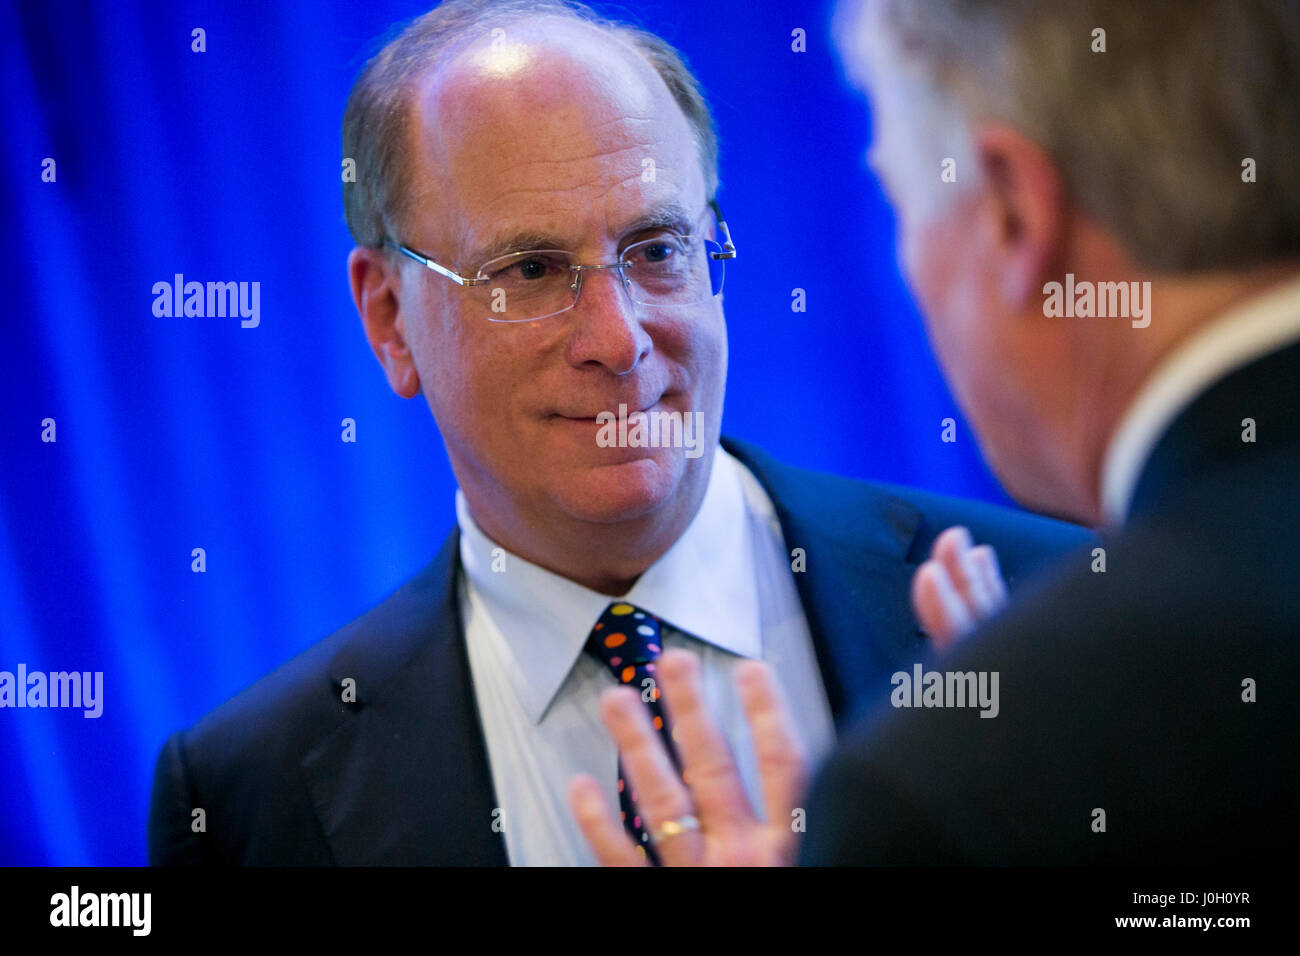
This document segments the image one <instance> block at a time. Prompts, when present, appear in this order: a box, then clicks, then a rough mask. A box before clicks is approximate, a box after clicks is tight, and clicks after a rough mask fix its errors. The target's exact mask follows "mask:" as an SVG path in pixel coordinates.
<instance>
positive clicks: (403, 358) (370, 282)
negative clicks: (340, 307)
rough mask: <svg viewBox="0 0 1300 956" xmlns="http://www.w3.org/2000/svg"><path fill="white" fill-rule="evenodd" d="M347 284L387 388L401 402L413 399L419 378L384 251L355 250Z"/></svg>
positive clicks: (395, 282) (395, 277)
mask: <svg viewBox="0 0 1300 956" xmlns="http://www.w3.org/2000/svg"><path fill="white" fill-rule="evenodd" d="M348 280H349V282H350V283H351V284H352V301H353V302H355V303H356V306H357V313H358V314H359V315H360V316H361V324H362V326H363V327H364V328H365V331H366V339H367V341H369V342H370V348H371V349H373V350H374V353H375V357H376V358H377V359H379V364H380V365H382V366H383V367H384V374H385V376H387V378H388V387H389V388H391V389H392V390H393V391H394V392H396V393H397V394H398V395H400V396H401V397H402V398H414V397H415V396H416V395H418V394H419V393H420V375H419V372H418V371H417V370H416V368H415V360H414V359H413V358H412V356H411V350H410V348H409V347H408V345H407V341H406V334H405V324H404V322H403V321H402V311H401V307H400V303H399V301H398V293H399V291H400V289H401V282H400V279H399V276H398V274H397V271H396V269H395V267H394V266H393V265H392V263H391V262H390V261H389V259H388V257H387V256H386V255H384V252H383V250H381V249H372V248H370V247H368V246H357V247H356V248H354V249H353V250H352V251H351V252H350V253H348Z"/></svg>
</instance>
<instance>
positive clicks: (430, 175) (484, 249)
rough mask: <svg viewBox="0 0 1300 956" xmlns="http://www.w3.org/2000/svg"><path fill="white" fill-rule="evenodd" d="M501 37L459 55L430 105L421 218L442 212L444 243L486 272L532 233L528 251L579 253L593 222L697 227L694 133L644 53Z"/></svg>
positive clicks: (619, 228)
mask: <svg viewBox="0 0 1300 956" xmlns="http://www.w3.org/2000/svg"><path fill="white" fill-rule="evenodd" d="M503 29H504V30H505V33H504V36H498V37H495V38H486V37H484V38H479V39H477V40H474V41H472V42H470V43H469V44H468V45H467V46H466V47H464V48H462V49H460V50H459V51H457V53H456V54H455V56H454V58H453V60H452V61H451V62H450V63H449V64H448V65H447V66H445V67H443V68H442V69H440V70H439V71H438V72H437V74H436V76H435V77H433V78H431V79H430V80H429V81H428V82H427V83H426V84H425V88H424V89H423V91H422V92H421V94H420V96H419V98H418V103H417V107H416V110H417V122H416V123H415V124H413V126H414V129H413V130H412V134H413V142H412V145H413V146H414V147H415V149H416V152H417V156H416V157H414V161H415V163H416V164H417V165H418V166H420V167H423V173H424V174H423V175H422V176H420V177H418V178H417V180H416V183H415V185H416V190H415V194H414V195H413V197H412V199H413V200H414V205H415V209H414V210H413V211H414V212H415V214H416V215H417V216H419V215H420V211H419V210H420V209H421V208H423V209H425V210H426V211H431V210H436V213H435V218H437V219H439V220H441V222H440V223H439V224H438V225H436V226H435V225H434V223H433V221H432V220H430V221H429V223H428V225H429V227H430V229H429V230H428V231H430V232H433V233H440V235H438V236H437V241H438V242H440V243H444V244H449V245H453V246H454V247H455V248H454V254H456V255H457V256H458V257H461V258H475V259H477V258H478V257H480V256H485V258H483V259H482V260H481V261H486V259H487V258H492V257H493V256H492V255H491V254H492V253H497V254H505V252H511V251H519V249H518V248H517V247H518V246H519V244H520V242H519V241H518V240H520V239H521V238H522V237H525V236H527V235H528V234H530V233H531V234H532V235H533V236H534V237H535V238H536V239H537V240H539V241H538V242H535V243H533V244H532V245H529V246H525V247H524V248H572V247H574V246H575V245H576V244H579V243H581V242H582V241H583V237H585V236H590V235H591V234H592V232H593V228H594V227H593V223H596V224H598V225H599V227H600V228H603V229H606V230H607V231H608V232H609V233H610V234H611V236H618V235H622V234H624V233H625V232H627V231H629V230H632V229H635V228H640V227H643V223H644V224H662V225H671V226H673V227H677V226H678V224H679V223H681V222H685V223H686V224H687V227H688V228H689V226H690V225H691V224H692V223H693V222H694V221H696V220H698V218H699V216H700V212H701V209H702V208H703V205H704V199H705V197H704V196H703V170H702V169H701V168H700V162H699V152H698V145H697V143H696V140H695V137H694V134H693V132H692V130H691V129H690V126H689V123H688V122H687V120H686V118H685V116H684V115H683V114H682V112H681V110H680V108H679V107H678V105H677V103H676V101H675V100H674V99H673V98H672V95H671V94H670V93H669V92H668V89H667V87H666V86H665V85H664V83H663V81H662V80H661V79H660V78H659V76H658V75H657V74H656V73H655V71H654V69H653V67H652V66H650V64H649V63H648V62H646V61H645V59H644V58H643V57H641V56H640V54H639V53H638V52H637V51H636V50H634V49H633V48H631V47H630V46H627V45H626V44H624V43H622V41H619V40H617V39H615V38H612V37H607V36H606V35H605V34H603V33H602V32H600V31H597V30H596V29H595V28H593V27H590V26H589V25H586V24H581V23H579V24H576V25H574V24H569V23H565V22H560V23H557V24H555V25H554V26H552V27H547V28H541V27H539V25H538V24H529V25H528V26H527V27H526V28H524V27H523V26H522V25H521V29H520V32H519V33H518V34H515V33H512V32H511V31H512V28H511V27H510V26H509V25H507V26H506V27H504V28H503ZM697 193H698V195H696V194H697ZM697 206H698V207H700V208H694V207H697ZM646 227H648V226H646ZM540 240H550V241H540ZM502 249H504V251H501V250H502ZM452 252H453V249H451V248H447V249H446V250H445V252H444V254H450V253H452ZM474 264H475V263H471V262H466V263H465V265H466V266H472V265H474Z"/></svg>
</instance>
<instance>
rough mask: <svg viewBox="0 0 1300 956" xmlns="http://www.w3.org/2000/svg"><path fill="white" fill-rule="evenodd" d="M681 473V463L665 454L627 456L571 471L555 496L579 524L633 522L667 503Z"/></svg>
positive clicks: (679, 480)
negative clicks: (580, 522) (568, 477)
mask: <svg viewBox="0 0 1300 956" xmlns="http://www.w3.org/2000/svg"><path fill="white" fill-rule="evenodd" d="M678 454H680V452H678ZM684 473H685V468H684V467H683V462H681V461H679V460H678V461H675V460H673V458H672V457H670V456H667V455H656V454H644V455H638V456H629V457H626V458H623V459H622V460H618V461H613V462H609V463H604V464H596V465H591V466H588V467H585V468H581V469H578V470H576V471H573V472H571V473H570V479H569V480H568V481H567V482H566V483H565V486H564V487H563V488H560V489H558V491H557V494H556V497H557V498H558V499H559V501H560V503H561V507H562V508H563V509H564V510H565V511H567V512H568V513H569V514H570V515H572V516H573V517H574V518H577V519H579V520H582V521H591V522H594V523H598V524H613V523H617V522H621V521H635V520H636V519H638V518H644V517H646V516H647V515H650V514H653V513H654V512H655V511H657V510H658V509H660V508H663V507H664V506H665V505H666V504H668V503H669V502H670V501H671V500H672V499H673V498H674V496H675V495H676V494H677V492H678V488H679V485H680V484H681V479H682V476H683V474H684Z"/></svg>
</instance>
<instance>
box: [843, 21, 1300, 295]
mask: <svg viewBox="0 0 1300 956" xmlns="http://www.w3.org/2000/svg"><path fill="white" fill-rule="evenodd" d="M861 12H862V11H861V9H860V8H857V7H843V8H841V9H840V11H839V14H838V16H837V28H838V30H839V32H840V43H841V48H842V50H843V52H844V55H845V57H846V59H847V60H848V61H849V64H850V67H851V68H854V67H857V68H861V65H862V64H861V62H860V58H862V57H865V58H866V59H867V60H870V59H871V52H870V49H871V47H872V46H873V44H879V43H886V44H887V45H888V55H889V56H896V57H899V58H900V59H901V60H903V61H905V62H906V63H908V64H909V66H910V67H915V68H918V69H919V71H920V72H921V73H922V74H924V76H925V77H926V82H927V84H928V85H930V86H931V87H932V89H933V91H934V93H935V94H936V95H937V96H938V97H940V98H941V99H943V100H945V101H947V102H949V103H952V104H954V105H955V106H956V107H957V108H958V110H959V112H961V113H962V114H964V116H965V118H966V119H967V121H968V123H969V124H970V125H972V126H973V125H976V124H978V123H979V122H981V121H984V120H990V119H992V120H1000V121H1003V122H1007V123H1009V124H1011V125H1013V126H1015V127H1016V128H1017V129H1019V130H1020V131H1021V132H1022V133H1024V134H1025V135H1026V136H1029V137H1030V138H1032V139H1033V140H1034V141H1035V142H1037V143H1038V144H1039V145H1040V146H1042V147H1043V148H1044V149H1045V150H1046V151H1047V152H1048V153H1049V154H1050V155H1051V156H1052V158H1053V160H1054V161H1055V162H1056V164H1057V167H1058V169H1059V170H1060V172H1061V174H1062V176H1063V179H1064V181H1065V185H1066V188H1067V190H1068V192H1069V194H1070V197H1071V199H1072V201H1073V202H1075V203H1076V204H1077V205H1078V207H1079V208H1080V209H1082V210H1084V211H1085V212H1086V213H1088V214H1089V215H1090V216H1091V217H1093V218H1094V219H1096V220H1097V221H1098V222H1099V223H1101V224H1102V225H1103V226H1104V227H1106V228H1107V229H1108V230H1109V231H1111V232H1112V233H1113V234H1114V235H1116V236H1118V237H1119V238H1120V240H1121V241H1122V242H1124V244H1125V245H1126V246H1127V247H1128V249H1129V251H1130V252H1131V253H1132V254H1133V255H1134V256H1135V257H1136V258H1137V259H1138V260H1139V261H1140V262H1142V263H1143V264H1144V265H1146V266H1147V267H1149V268H1152V269H1156V270H1164V271H1170V272H1193V271H1200V270H1210V269H1239V268H1247V267H1251V266H1255V265H1263V264H1266V263H1269V262H1274V261H1279V260H1284V259H1288V258H1292V257H1295V256H1297V255H1300V176H1298V175H1297V172H1300V170H1298V169H1297V162H1296V161H1297V157H1300V108H1298V106H1297V104H1298V103H1300V3H1298V2H1297V0H1178V2H1176V3H1175V2H1150V3H1147V2H1138V0H879V2H878V4H877V5H876V6H875V7H873V10H872V12H873V14H877V15H876V16H874V17H873V18H872V19H873V21H874V23H875V24H876V25H877V26H878V27H879V28H880V32H881V33H882V34H883V35H879V36H877V35H874V34H875V33H876V30H874V29H864V28H863V27H864V21H863V19H862V18H861ZM846 27H849V28H850V29H848V30H846V29H845V28H846ZM1099 28H1100V29H1101V30H1104V31H1105V52H1093V45H1094V43H1095V40H1096V37H1095V35H1094V30H1097V29H1099ZM846 33H848V34H850V35H845V34H846ZM864 49H865V51H866V52H864ZM855 60H858V61H859V62H856V63H855V62H854V61H855ZM936 115H938V114H936ZM934 132H935V131H929V132H928V133H927V134H925V135H932V134H933V133H934ZM1247 159H1251V160H1254V166H1255V171H1256V172H1255V174H1256V176H1257V178H1258V181H1257V182H1246V181H1244V180H1243V169H1244V168H1245V167H1244V163H1245V161H1246V160H1247Z"/></svg>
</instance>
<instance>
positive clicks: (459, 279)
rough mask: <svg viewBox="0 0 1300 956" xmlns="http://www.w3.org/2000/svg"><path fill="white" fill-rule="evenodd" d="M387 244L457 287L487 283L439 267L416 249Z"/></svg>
mask: <svg viewBox="0 0 1300 956" xmlns="http://www.w3.org/2000/svg"><path fill="white" fill-rule="evenodd" d="M385 244H386V245H387V246H389V247H390V248H393V249H396V250H397V251H398V252H400V253H401V254H402V255H404V256H406V257H407V258H410V259H414V260H415V261H416V262H418V263H419V264H420V265H422V266H424V267H425V268H426V269H432V270H433V271H434V272H436V273H438V275H440V276H446V277H447V278H448V279H450V280H451V281H452V282H454V283H456V284H457V285H465V286H469V285H482V284H483V283H484V282H486V281H487V280H486V279H466V278H465V277H464V276H462V275H460V274H459V273H456V272H452V271H451V270H450V269H448V268H447V267H446V266H440V265H438V263H436V262H434V261H433V260H432V259H430V258H428V257H427V256H422V255H420V254H419V253H418V252H416V251H415V250H414V249H411V248H408V247H407V246H403V245H399V244H398V243H396V242H394V241H393V240H392V239H388V240H386V241H385Z"/></svg>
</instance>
